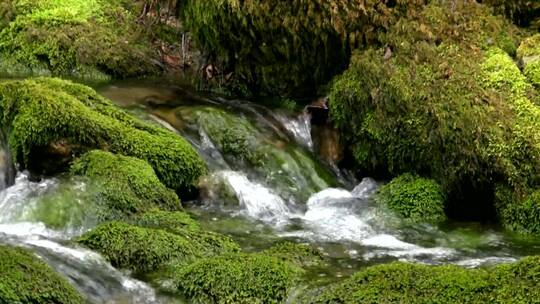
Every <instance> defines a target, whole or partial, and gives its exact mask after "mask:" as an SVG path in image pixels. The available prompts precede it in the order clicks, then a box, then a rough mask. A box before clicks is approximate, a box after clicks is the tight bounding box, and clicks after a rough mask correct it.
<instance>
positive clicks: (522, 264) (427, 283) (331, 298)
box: [310, 256, 540, 304]
mask: <svg viewBox="0 0 540 304" xmlns="http://www.w3.org/2000/svg"><path fill="white" fill-rule="evenodd" d="M539 259H540V258H539V257H537V256H534V257H527V258H524V259H523V260H521V261H519V262H516V263H512V264H506V265H500V266H497V267H494V268H488V269H465V268H461V267H458V266H450V265H449V266H427V265H419V264H407V263H391V264H385V265H378V266H372V267H367V268H365V269H364V270H362V271H360V272H358V273H356V274H354V275H353V276H352V277H350V278H349V279H346V280H345V281H343V282H341V283H338V284H335V285H334V286H332V287H330V288H327V289H326V290H324V291H323V292H322V293H321V294H320V295H319V296H318V297H316V299H313V300H312V301H310V303H344V304H345V303H396V302H399V303H510V302H511V303H531V299H537V298H538V295H539V291H538V288H536V286H537V284H538V279H539V278H540V277H539V276H540V268H539V266H538V265H539V264H538V262H539Z"/></svg>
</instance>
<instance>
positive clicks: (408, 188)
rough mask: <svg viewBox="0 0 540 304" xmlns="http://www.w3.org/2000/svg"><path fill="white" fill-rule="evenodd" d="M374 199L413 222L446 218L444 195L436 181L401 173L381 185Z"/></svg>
mask: <svg viewBox="0 0 540 304" xmlns="http://www.w3.org/2000/svg"><path fill="white" fill-rule="evenodd" d="M375 200H376V201H377V202H378V203H380V204H383V205H385V206H387V207H388V208H389V209H391V210H393V211H395V212H396V213H398V214H399V215H400V216H403V217H404V218H406V219H409V220H411V221H414V222H429V223H437V222H442V221H444V220H445V219H446V214H445V210H444V208H445V203H446V197H445V194H444V192H443V189H442V187H441V186H440V185H439V184H437V182H435V181H433V180H430V179H425V178H421V177H418V176H415V175H412V174H403V175H400V176H399V177H396V178H394V179H393V180H392V181H391V182H390V183H388V184H386V185H384V186H382V187H381V188H380V189H379V191H378V193H377V195H376V198H375Z"/></svg>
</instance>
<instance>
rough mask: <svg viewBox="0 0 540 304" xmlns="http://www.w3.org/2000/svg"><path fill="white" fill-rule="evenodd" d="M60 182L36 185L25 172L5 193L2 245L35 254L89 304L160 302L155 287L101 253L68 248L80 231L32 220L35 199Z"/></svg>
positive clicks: (1, 198) (0, 196)
mask: <svg viewBox="0 0 540 304" xmlns="http://www.w3.org/2000/svg"><path fill="white" fill-rule="evenodd" d="M59 183H60V181H59V180H57V179H46V180H43V181H41V182H32V181H30V180H29V178H28V174H24V173H20V174H18V176H17V178H16V180H15V184H14V185H13V186H11V187H9V188H7V189H5V190H3V191H1V192H0V243H4V244H9V245H13V246H22V247H26V248H28V249H30V250H32V251H33V252H35V253H36V254H37V255H38V256H40V257H41V258H42V259H43V260H44V261H45V262H47V263H48V264H49V265H50V266H51V267H52V268H53V269H55V270H56V271H58V272H59V273H60V274H61V275H63V276H64V277H65V278H66V279H68V280H69V281H70V282H71V283H72V284H73V285H74V286H75V287H76V288H77V289H78V290H79V291H80V292H81V293H82V294H83V295H85V296H86V298H87V300H88V301H89V302H90V303H135V304H139V303H140V304H146V303H161V302H160V299H159V298H157V296H156V294H155V292H154V290H153V289H152V288H151V287H150V286H148V285H147V284H145V283H143V282H140V281H137V280H134V279H132V278H130V277H129V276H127V275H125V274H123V273H121V272H120V271H118V270H116V269H114V268H113V267H112V266H111V265H110V264H109V263H108V262H107V261H106V260H105V259H104V258H103V257H102V256H101V255H99V254H97V253H95V252H92V251H89V250H86V249H83V248H79V247H76V246H72V245H65V244H68V243H69V241H70V240H71V239H72V238H73V237H75V236H78V235H80V234H81V233H82V231H81V229H67V230H66V229H64V230H54V229H51V228H48V227H46V226H45V225H44V224H43V223H41V222H32V221H29V220H28V214H29V213H30V212H31V210H33V208H34V207H35V205H34V202H35V200H36V199H37V198H39V197H40V196H42V195H44V194H45V193H46V192H47V191H51V189H52V190H54V189H55V188H56V187H58V185H59ZM74 228H75V227H74Z"/></svg>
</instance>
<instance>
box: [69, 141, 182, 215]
mask: <svg viewBox="0 0 540 304" xmlns="http://www.w3.org/2000/svg"><path fill="white" fill-rule="evenodd" d="M71 173H72V174H74V175H81V176H85V177H88V178H89V180H90V181H91V183H93V185H92V187H94V189H98V191H96V193H94V194H93V196H94V200H96V201H97V202H98V203H99V204H102V205H105V206H107V209H108V212H109V213H110V215H109V217H110V218H122V217H125V216H128V217H129V216H131V215H136V214H140V213H143V212H145V211H149V210H151V209H154V208H161V209H165V210H178V209H181V208H182V207H181V205H180V200H179V199H178V196H177V195H176V194H175V193H174V192H173V191H172V190H169V189H167V187H165V186H164V185H163V184H162V183H161V182H160V181H159V179H158V178H157V176H156V174H155V173H154V170H153V169H152V167H151V166H150V165H149V164H148V163H147V162H145V161H144V160H140V159H137V158H133V157H128V156H122V155H115V154H112V153H110V152H105V151H101V150H94V151H90V152H88V153H86V154H84V155H83V156H82V157H81V158H80V159H78V160H77V161H76V162H75V163H74V164H73V165H72V167H71Z"/></svg>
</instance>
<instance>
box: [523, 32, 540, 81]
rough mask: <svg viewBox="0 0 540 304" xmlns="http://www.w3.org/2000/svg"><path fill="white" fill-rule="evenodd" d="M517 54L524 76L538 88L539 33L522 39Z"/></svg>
mask: <svg viewBox="0 0 540 304" xmlns="http://www.w3.org/2000/svg"><path fill="white" fill-rule="evenodd" d="M517 54H518V58H519V59H520V60H521V62H522V64H523V66H524V74H525V76H527V78H528V79H529V81H530V82H531V83H532V84H533V85H535V86H536V88H537V89H538V88H540V34H536V35H534V36H532V37H529V38H527V39H525V40H523V41H522V42H521V45H520V46H519V48H518V51H517Z"/></svg>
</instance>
